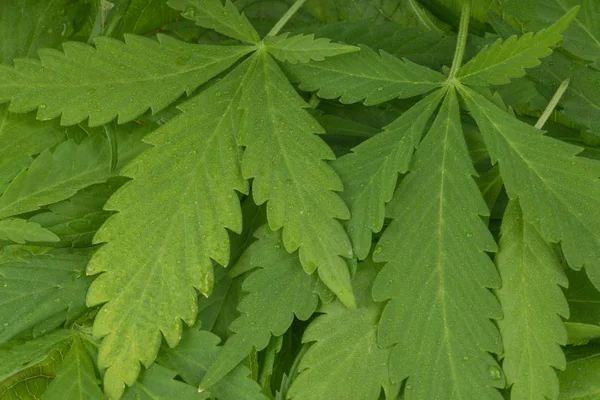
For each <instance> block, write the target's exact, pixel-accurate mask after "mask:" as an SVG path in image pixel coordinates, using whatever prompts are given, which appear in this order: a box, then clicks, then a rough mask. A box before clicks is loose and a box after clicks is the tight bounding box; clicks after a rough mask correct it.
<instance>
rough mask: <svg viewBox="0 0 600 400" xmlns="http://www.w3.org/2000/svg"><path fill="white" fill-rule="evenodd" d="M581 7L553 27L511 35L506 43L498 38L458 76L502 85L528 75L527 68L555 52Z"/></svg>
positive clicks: (465, 80) (466, 81)
mask: <svg viewBox="0 0 600 400" xmlns="http://www.w3.org/2000/svg"><path fill="white" fill-rule="evenodd" d="M578 10H579V7H573V8H572V9H571V10H569V11H568V12H567V13H566V14H565V15H564V16H563V17H562V18H561V19H559V20H558V21H556V22H555V23H554V24H553V25H552V26H550V27H548V28H547V29H543V30H541V31H539V32H537V33H536V34H535V35H534V34H533V33H531V32H529V33H526V34H525V35H523V36H521V37H520V38H517V37H516V36H511V37H510V38H508V39H506V40H505V41H504V42H503V41H502V40H501V39H498V40H497V41H496V42H494V44H492V45H491V46H489V47H485V48H484V49H483V50H481V51H480V52H479V53H478V54H477V55H476V56H475V57H474V58H472V59H471V60H470V61H469V62H467V63H466V64H465V65H463V66H462V67H461V68H460V70H459V71H458V76H457V77H458V79H459V80H460V81H461V82H462V83H464V84H469V85H501V84H505V83H509V82H510V79H511V78H518V77H521V76H524V75H525V68H532V67H535V66H537V65H539V64H540V60H539V59H540V58H543V57H546V56H548V55H549V54H551V53H552V50H551V47H552V46H554V45H555V44H556V43H558V42H559V41H560V40H561V38H562V37H561V35H560V34H561V32H563V31H564V30H565V29H567V27H568V26H569V24H570V23H571V21H572V20H573V18H574V17H575V15H576V14H577V11H578Z"/></svg>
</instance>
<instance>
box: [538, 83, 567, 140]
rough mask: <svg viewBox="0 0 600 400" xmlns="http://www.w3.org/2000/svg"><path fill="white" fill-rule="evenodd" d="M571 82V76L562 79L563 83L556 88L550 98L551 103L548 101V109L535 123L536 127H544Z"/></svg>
mask: <svg viewBox="0 0 600 400" xmlns="http://www.w3.org/2000/svg"><path fill="white" fill-rule="evenodd" d="M569 82H570V79H569V78H567V79H565V80H564V81H562V83H561V84H560V86H559V87H558V89H557V90H556V93H554V96H552V98H551V99H550V103H548V105H547V106H546V109H545V110H544V112H543V113H542V115H541V116H540V119H538V121H537V122H536V123H535V127H536V128H538V129H542V127H543V126H544V124H545V123H546V121H547V120H548V118H550V114H552V111H554V109H555V108H556V105H557V104H558V102H559V101H560V98H561V97H562V95H563V94H565V91H566V90H567V88H568V87H569Z"/></svg>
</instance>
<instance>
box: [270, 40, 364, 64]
mask: <svg viewBox="0 0 600 400" xmlns="http://www.w3.org/2000/svg"><path fill="white" fill-rule="evenodd" d="M264 43H265V46H266V48H267V51H268V52H269V54H271V55H272V56H273V57H275V58H276V59H278V60H279V61H284V62H285V61H287V62H289V63H292V64H297V63H299V62H300V63H307V62H309V61H311V60H312V61H323V60H324V59H325V57H331V56H337V55H340V54H346V53H353V52H355V51H358V50H360V48H359V47H356V46H349V45H345V44H339V43H331V40H330V39H325V38H319V39H315V38H314V35H295V36H291V37H290V36H289V33H284V34H282V35H278V36H267V37H266V38H265V40H264Z"/></svg>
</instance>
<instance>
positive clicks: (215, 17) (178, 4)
mask: <svg viewBox="0 0 600 400" xmlns="http://www.w3.org/2000/svg"><path fill="white" fill-rule="evenodd" d="M168 4H169V6H171V7H173V8H175V9H176V10H181V11H182V14H181V15H182V16H183V17H185V18H187V19H190V20H192V21H194V22H195V23H196V25H199V26H202V27H204V28H208V29H214V30H215V31H217V32H219V33H222V34H223V35H226V36H229V37H232V38H234V39H238V40H241V41H242V42H247V43H258V42H260V36H258V33H257V32H256V30H255V29H254V27H253V26H252V24H251V23H250V22H249V21H248V19H247V18H246V16H245V15H244V14H241V13H240V12H239V11H238V9H237V8H236V7H235V6H234V5H233V3H232V2H231V1H230V0H225V4H224V5H223V2H222V1H221V0H202V1H200V0H169V1H168Z"/></svg>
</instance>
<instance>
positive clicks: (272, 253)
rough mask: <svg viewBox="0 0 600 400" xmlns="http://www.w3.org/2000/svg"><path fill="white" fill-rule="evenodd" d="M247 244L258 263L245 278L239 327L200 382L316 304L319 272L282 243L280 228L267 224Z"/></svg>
mask: <svg viewBox="0 0 600 400" xmlns="http://www.w3.org/2000/svg"><path fill="white" fill-rule="evenodd" d="M255 236H256V237H257V238H258V241H257V242H254V243H253V244H252V245H251V246H250V247H249V248H248V250H247V254H248V257H249V258H250V264H251V266H252V267H254V268H255V267H258V268H259V269H257V270H255V271H254V272H252V273H251V274H250V276H249V277H248V278H246V280H245V281H244V283H243V285H242V289H243V290H244V291H245V292H248V294H247V295H246V296H245V297H244V298H243V299H242V300H241V301H240V303H239V305H238V310H239V311H240V313H241V316H240V317H239V318H238V319H236V320H235V321H233V323H232V324H231V326H230V327H229V328H230V329H231V331H233V332H234V334H233V335H232V336H230V337H229V339H228V340H227V342H226V343H225V345H224V346H223V349H222V350H221V352H220V353H219V356H218V357H217V358H216V360H215V362H214V364H212V366H211V368H210V370H209V371H208V373H207V374H206V375H205V376H204V378H203V381H202V383H201V386H202V387H203V388H210V387H212V386H213V385H214V384H216V382H218V381H219V380H220V379H221V378H222V377H223V376H225V374H227V373H228V372H229V371H231V370H232V369H233V368H234V367H235V366H236V365H238V364H239V363H240V361H242V359H243V358H244V357H246V356H248V354H250V352H251V351H252V348H255V349H256V350H257V351H260V350H262V349H264V348H265V347H266V346H267V345H268V344H269V340H270V339H271V336H272V335H273V336H281V335H283V334H284V333H285V332H286V331H287V330H288V329H289V327H290V325H291V324H292V321H293V319H294V316H296V317H297V318H298V319H300V320H307V319H308V318H310V316H311V315H312V314H313V313H314V311H315V309H316V308H317V305H318V302H319V298H318V296H317V290H316V287H317V286H318V285H319V280H318V278H317V277H316V276H315V275H314V274H313V275H308V274H306V273H305V272H304V271H303V270H302V266H301V265H300V262H299V260H298V257H297V255H295V254H290V253H288V252H287V251H285V249H284V248H283V246H282V241H281V233H280V232H272V231H270V230H269V229H268V227H267V226H263V227H262V228H260V229H259V230H258V231H257V232H256V233H255Z"/></svg>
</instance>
